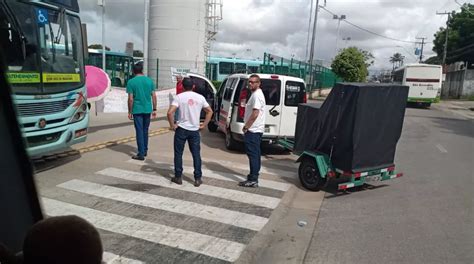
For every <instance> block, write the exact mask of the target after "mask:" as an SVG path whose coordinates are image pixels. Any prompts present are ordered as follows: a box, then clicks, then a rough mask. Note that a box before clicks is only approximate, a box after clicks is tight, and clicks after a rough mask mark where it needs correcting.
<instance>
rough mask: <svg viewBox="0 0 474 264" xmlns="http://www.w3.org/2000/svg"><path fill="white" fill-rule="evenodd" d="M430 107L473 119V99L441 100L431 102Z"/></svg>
mask: <svg viewBox="0 0 474 264" xmlns="http://www.w3.org/2000/svg"><path fill="white" fill-rule="evenodd" d="M431 107H432V108H435V109H439V110H441V111H445V112H451V113H453V114H455V115H457V116H462V117H464V118H467V119H471V120H474V101H465V100H442V101H441V102H439V103H437V104H432V105H431Z"/></svg>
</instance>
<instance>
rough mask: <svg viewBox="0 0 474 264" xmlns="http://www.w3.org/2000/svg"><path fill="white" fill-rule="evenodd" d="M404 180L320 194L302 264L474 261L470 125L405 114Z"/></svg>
mask: <svg viewBox="0 0 474 264" xmlns="http://www.w3.org/2000/svg"><path fill="white" fill-rule="evenodd" d="M396 164H397V165H398V169H399V170H401V171H403V172H404V175H405V176H404V177H402V178H400V179H397V180H394V181H391V182H389V183H387V185H385V184H377V185H376V186H377V187H378V188H373V189H359V190H354V191H353V192H351V193H348V194H346V195H340V196H334V195H333V194H330V193H327V194H326V195H325V199H324V201H323V204H322V206H321V209H320V214H319V218H318V220H317V224H316V229H315V231H314V236H313V239H312V241H311V245H310V247H309V249H308V252H307V254H306V257H305V263H377V264H378V263H466V264H467V263H474V251H473V248H474V223H473V221H474V213H473V197H474V184H473V183H474V182H473V178H474V173H473V169H474V168H473V166H474V121H473V120H472V119H471V120H468V119H466V118H464V117H463V116H462V115H457V114H456V113H452V111H440V110H439V109H436V108H432V109H430V110H427V109H414V108H412V109H408V110H407V114H406V118H405V123H404V128H403V134H402V138H401V140H400V142H399V144H398V148H397V153H396Z"/></svg>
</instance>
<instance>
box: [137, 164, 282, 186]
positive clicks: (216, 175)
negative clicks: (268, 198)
mask: <svg viewBox="0 0 474 264" xmlns="http://www.w3.org/2000/svg"><path fill="white" fill-rule="evenodd" d="M128 162H129V163H132V164H135V165H141V166H143V165H144V164H145V165H150V166H152V167H156V168H161V169H170V170H174V166H173V165H171V164H168V163H162V162H153V161H151V162H150V163H147V162H145V163H144V162H143V161H140V160H134V159H130V160H128ZM183 169H184V171H188V172H192V171H194V167H191V166H183ZM202 173H203V177H204V178H213V179H217V180H223V181H232V182H237V181H244V180H246V178H245V177H242V176H240V175H236V174H232V173H226V172H216V171H213V170H209V169H203V170H202ZM258 184H259V186H260V187H265V188H269V189H274V190H279V191H284V192H286V191H288V189H290V187H291V185H290V184H288V183H284V182H278V181H271V180H265V179H261V178H260V179H259V180H258Z"/></svg>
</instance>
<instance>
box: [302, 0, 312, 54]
mask: <svg viewBox="0 0 474 264" xmlns="http://www.w3.org/2000/svg"><path fill="white" fill-rule="evenodd" d="M312 15H313V0H311V7H310V8H309V22H308V36H307V37H306V49H305V53H304V59H305V60H307V59H308V46H309V31H310V30H311V19H312V17H311V16H312Z"/></svg>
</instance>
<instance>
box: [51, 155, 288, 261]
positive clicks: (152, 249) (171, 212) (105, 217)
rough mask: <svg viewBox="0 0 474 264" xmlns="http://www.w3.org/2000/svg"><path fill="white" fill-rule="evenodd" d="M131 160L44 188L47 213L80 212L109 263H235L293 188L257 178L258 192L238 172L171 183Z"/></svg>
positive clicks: (67, 213)
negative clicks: (197, 181)
mask: <svg viewBox="0 0 474 264" xmlns="http://www.w3.org/2000/svg"><path fill="white" fill-rule="evenodd" d="M131 163H133V162H129V163H126V164H125V166H124V167H125V168H117V167H107V168H104V169H102V170H100V171H97V172H96V173H94V174H93V175H89V176H87V177H83V178H81V179H72V180H69V181H65V182H63V183H60V184H58V185H57V186H55V187H54V188H52V189H51V190H49V191H46V192H43V193H42V203H43V209H44V211H45V214H46V215H48V216H59V215H71V214H72V215H78V216H80V217H82V218H84V219H86V220H87V221H89V222H91V223H92V224H93V225H94V226H95V227H96V228H98V229H99V231H100V233H101V236H102V240H103V243H104V250H105V251H106V252H105V253H104V262H105V263H109V264H116V263H131V264H132V263H133V264H140V263H232V262H234V261H236V260H237V259H238V258H239V257H240V255H241V254H242V252H243V251H244V250H245V248H246V246H247V245H248V244H249V243H250V241H251V240H252V239H253V237H254V236H255V235H256V234H258V232H259V231H261V230H262V229H263V228H264V227H265V225H266V224H267V223H268V222H269V219H270V216H271V214H272V212H273V210H274V209H275V208H277V207H278V205H279V204H280V201H281V199H282V197H283V196H284V194H285V192H286V191H288V190H289V188H290V187H291V185H290V184H288V183H285V182H280V181H272V180H265V179H262V181H261V187H260V188H258V189H246V188H240V187H238V186H237V184H236V183H237V181H239V180H241V179H242V176H239V175H234V174H230V173H224V172H218V171H212V170H209V169H205V170H204V174H205V177H206V178H205V181H204V182H205V184H203V185H201V186H200V187H198V188H197V187H194V186H193V185H192V182H191V181H186V180H185V181H183V185H176V184H173V183H171V181H170V179H169V175H161V174H159V173H156V172H153V171H152V172H150V171H145V172H144V171H142V170H137V167H134V166H133V165H132V164H131ZM127 164H130V165H131V166H126V165H127ZM137 164H138V163H137ZM142 164H143V163H142ZM154 166H157V167H162V168H163V167H166V166H168V167H166V168H170V167H169V165H166V164H159V163H158V164H156V163H155V164H154ZM186 169H189V168H186ZM207 178H209V181H208V180H207ZM189 180H190V179H189Z"/></svg>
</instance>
